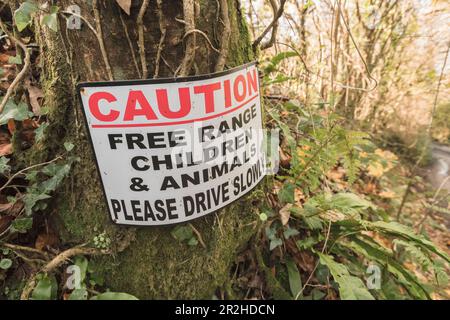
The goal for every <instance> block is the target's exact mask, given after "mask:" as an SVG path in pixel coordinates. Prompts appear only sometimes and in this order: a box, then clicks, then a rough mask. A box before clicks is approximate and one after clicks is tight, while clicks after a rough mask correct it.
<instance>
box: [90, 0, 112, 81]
mask: <svg viewBox="0 0 450 320" xmlns="http://www.w3.org/2000/svg"><path fill="white" fill-rule="evenodd" d="M92 7H93V8H94V18H95V26H96V28H97V40H98V44H99V45H100V51H101V53H102V56H103V61H104V62H105V66H106V72H107V73H108V77H109V80H111V81H113V80H114V76H113V73H112V69H111V65H110V64H109V59H108V54H107V53H106V48H105V42H104V41H103V32H102V23H101V19H100V12H99V10H98V1H97V0H93V1H92Z"/></svg>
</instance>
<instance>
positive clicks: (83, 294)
mask: <svg viewBox="0 0 450 320" xmlns="http://www.w3.org/2000/svg"><path fill="white" fill-rule="evenodd" d="M87 297H88V292H87V291H86V289H75V290H73V291H72V293H71V294H70V296H69V300H87Z"/></svg>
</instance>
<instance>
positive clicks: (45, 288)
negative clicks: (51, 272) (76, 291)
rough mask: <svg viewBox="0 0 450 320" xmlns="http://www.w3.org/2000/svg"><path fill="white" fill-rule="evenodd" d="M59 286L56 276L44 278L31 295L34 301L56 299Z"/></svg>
mask: <svg viewBox="0 0 450 320" xmlns="http://www.w3.org/2000/svg"><path fill="white" fill-rule="evenodd" d="M57 290H58V284H57V283H56V279H55V277H54V276H42V278H41V279H40V280H39V281H38V283H37V285H36V287H35V288H34V290H33V293H32V294H31V298H32V299H33V300H54V299H56V295H57Z"/></svg>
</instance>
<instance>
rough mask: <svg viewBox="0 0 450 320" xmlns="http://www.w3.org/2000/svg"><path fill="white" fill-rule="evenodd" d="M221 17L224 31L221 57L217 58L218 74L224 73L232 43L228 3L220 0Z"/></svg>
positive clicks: (216, 67)
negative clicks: (229, 47)
mask: <svg viewBox="0 0 450 320" xmlns="http://www.w3.org/2000/svg"><path fill="white" fill-rule="evenodd" d="M219 3H220V15H221V18H222V21H223V30H222V36H221V37H220V52H219V57H218V58H217V62H216V66H215V68H214V70H215V71H216V72H219V71H222V70H223V68H224V67H225V62H226V61H227V57H228V46H229V43H230V34H231V26H230V17H229V16H228V1H227V0H220V1H219Z"/></svg>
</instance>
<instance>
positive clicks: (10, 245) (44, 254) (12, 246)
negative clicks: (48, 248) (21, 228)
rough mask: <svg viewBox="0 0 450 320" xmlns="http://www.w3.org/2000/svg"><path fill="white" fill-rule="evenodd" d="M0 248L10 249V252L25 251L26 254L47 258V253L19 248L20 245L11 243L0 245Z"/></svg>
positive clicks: (29, 248)
mask: <svg viewBox="0 0 450 320" xmlns="http://www.w3.org/2000/svg"><path fill="white" fill-rule="evenodd" d="M1 246H2V247H5V248H8V249H11V250H14V251H17V250H19V251H27V252H31V253H37V254H40V255H42V256H44V257H46V258H48V253H47V252H44V251H41V250H38V249H35V248H31V247H25V246H20V245H17V244H12V243H2V244H1Z"/></svg>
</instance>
